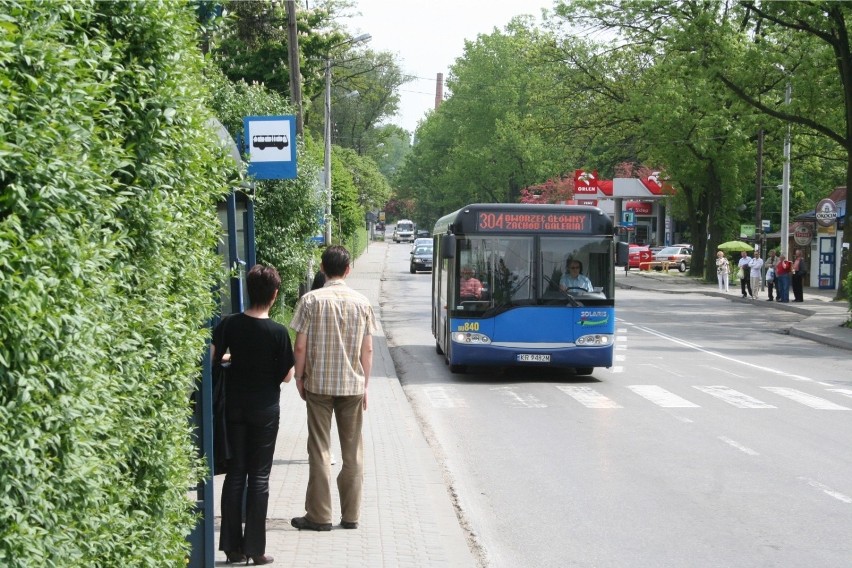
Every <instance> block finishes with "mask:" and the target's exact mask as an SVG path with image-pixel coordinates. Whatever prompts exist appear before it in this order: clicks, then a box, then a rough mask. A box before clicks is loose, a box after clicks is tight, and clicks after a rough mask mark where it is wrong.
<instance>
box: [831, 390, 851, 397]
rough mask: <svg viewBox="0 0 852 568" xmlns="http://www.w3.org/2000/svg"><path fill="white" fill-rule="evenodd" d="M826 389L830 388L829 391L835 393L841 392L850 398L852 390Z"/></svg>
mask: <svg viewBox="0 0 852 568" xmlns="http://www.w3.org/2000/svg"><path fill="white" fill-rule="evenodd" d="M828 390H830V391H831V392H836V393H839V394H842V395H843V396H848V397H849V398H852V390H849V389H828Z"/></svg>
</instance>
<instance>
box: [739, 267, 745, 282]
mask: <svg viewBox="0 0 852 568" xmlns="http://www.w3.org/2000/svg"><path fill="white" fill-rule="evenodd" d="M737 278H739V279H740V280H742V279H743V278H745V271H744V270H743V267H742V266H740V269H739V270H738V271H737Z"/></svg>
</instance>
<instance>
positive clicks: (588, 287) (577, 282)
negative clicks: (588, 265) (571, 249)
mask: <svg viewBox="0 0 852 568" xmlns="http://www.w3.org/2000/svg"><path fill="white" fill-rule="evenodd" d="M565 264H566V267H567V268H568V272H567V273H565V274H563V275H562V278H560V279H559V289H560V290H562V291H563V292H567V291H569V290H571V289H574V290H585V291H586V292H593V291H594V288H593V287H592V281H591V280H589V279H588V277H586V276H585V275H584V274H583V263H582V262H580V261H579V260H575V259H573V258H569V259H568V262H566V263H565Z"/></svg>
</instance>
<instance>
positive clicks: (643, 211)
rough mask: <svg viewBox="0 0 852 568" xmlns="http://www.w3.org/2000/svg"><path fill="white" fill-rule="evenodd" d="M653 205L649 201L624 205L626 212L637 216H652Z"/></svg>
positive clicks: (630, 202) (631, 202)
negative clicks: (631, 212)
mask: <svg viewBox="0 0 852 568" xmlns="http://www.w3.org/2000/svg"><path fill="white" fill-rule="evenodd" d="M653 207H654V206H653V205H652V204H651V203H649V202H647V201H628V202H626V203H625V204H624V209H625V210H626V211H633V212H634V213H635V214H637V215H651V214H652V211H653Z"/></svg>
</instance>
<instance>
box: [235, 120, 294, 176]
mask: <svg viewBox="0 0 852 568" xmlns="http://www.w3.org/2000/svg"><path fill="white" fill-rule="evenodd" d="M243 127H244V129H243V133H244V142H245V151H246V152H247V153H248V155H249V159H248V173H249V175H250V176H252V177H254V178H255V179H295V178H296V117H295V116H292V115H283V116H247V117H245V118H244V119H243Z"/></svg>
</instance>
